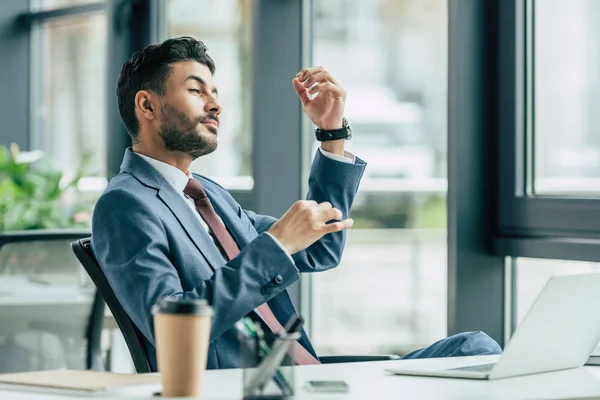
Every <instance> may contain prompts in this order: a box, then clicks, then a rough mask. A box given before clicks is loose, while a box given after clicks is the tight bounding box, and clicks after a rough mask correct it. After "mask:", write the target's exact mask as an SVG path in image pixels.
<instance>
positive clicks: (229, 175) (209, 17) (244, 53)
mask: <svg viewBox="0 0 600 400" xmlns="http://www.w3.org/2000/svg"><path fill="white" fill-rule="evenodd" d="M166 12H167V35H168V36H169V37H176V36H184V35H185V36H192V37H194V38H196V39H198V40H201V41H203V42H204V44H206V46H207V47H208V54H209V55H210V56H211V57H212V59H213V60H214V61H215V64H216V73H215V78H214V79H215V84H216V85H217V87H218V88H219V100H220V102H221V105H222V106H223V111H222V115H221V126H220V129H219V147H218V150H217V151H216V152H215V153H213V154H211V155H208V156H205V157H201V158H199V159H197V160H195V161H194V163H193V164H192V171H193V172H198V173H201V174H203V175H208V176H211V177H213V178H216V179H218V181H219V183H221V184H223V185H224V186H225V187H227V188H228V189H251V188H252V178H251V176H252V163H251V156H252V147H251V144H252V143H251V139H252V136H251V134H252V121H251V116H252V108H251V104H252V102H251V94H252V92H251V77H252V75H251V73H252V69H251V61H252V60H251V56H252V48H251V38H252V31H251V23H252V2H251V1H249V0H220V1H213V0H168V1H167V7H166Z"/></svg>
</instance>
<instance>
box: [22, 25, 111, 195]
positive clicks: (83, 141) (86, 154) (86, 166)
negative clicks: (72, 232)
mask: <svg viewBox="0 0 600 400" xmlns="http://www.w3.org/2000/svg"><path fill="white" fill-rule="evenodd" d="M106 30H107V22H106V15H105V14H104V13H99V14H93V15H86V16H84V17H73V18H68V19H59V20H52V21H51V22H47V23H44V24H43V25H41V26H40V27H39V28H35V29H34V32H33V35H34V38H37V39H39V40H35V41H34V47H33V48H34V57H33V58H34V61H33V63H32V69H33V91H32V101H33V120H32V121H33V124H32V125H33V127H32V136H33V137H32V141H31V143H32V148H34V149H39V150H42V151H43V152H44V153H45V155H46V156H48V157H49V158H50V159H51V160H52V161H53V162H54V163H55V164H57V165H59V166H60V167H61V168H62V170H63V172H64V177H65V180H70V179H72V178H73V177H74V176H75V175H76V174H77V173H78V172H79V171H80V170H82V168H83V171H84V173H85V177H86V179H84V180H83V181H82V182H81V183H82V187H84V189H86V190H87V189H89V190H92V191H94V192H100V191H102V189H103V188H104V186H105V184H106V180H105V179H104V176H105V174H106V134H107V132H106V130H107V124H106V113H107V112H106V86H107V85H106V63H107V44H106V38H107V31H106ZM86 159H88V160H87V162H86V161H84V160H86Z"/></svg>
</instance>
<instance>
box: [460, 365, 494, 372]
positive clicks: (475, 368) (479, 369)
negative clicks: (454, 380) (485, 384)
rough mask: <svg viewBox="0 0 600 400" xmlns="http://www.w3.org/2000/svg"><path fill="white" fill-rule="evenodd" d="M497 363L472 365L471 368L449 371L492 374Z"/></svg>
mask: <svg viewBox="0 0 600 400" xmlns="http://www.w3.org/2000/svg"><path fill="white" fill-rule="evenodd" d="M494 365H496V363H491V364H480V365H471V366H469V367H460V368H450V369H449V371H473V372H490V371H491V370H492V368H494Z"/></svg>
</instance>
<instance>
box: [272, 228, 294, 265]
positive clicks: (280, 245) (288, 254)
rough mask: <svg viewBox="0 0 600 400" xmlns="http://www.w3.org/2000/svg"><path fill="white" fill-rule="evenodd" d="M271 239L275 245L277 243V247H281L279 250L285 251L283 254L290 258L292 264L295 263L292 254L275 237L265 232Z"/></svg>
mask: <svg viewBox="0 0 600 400" xmlns="http://www.w3.org/2000/svg"><path fill="white" fill-rule="evenodd" d="M265 233H266V234H267V235H268V236H269V237H270V238H271V239H273V241H274V242H275V243H277V246H279V248H280V249H281V250H283V252H284V253H285V254H286V255H287V256H288V258H289V259H290V261H291V262H292V263H294V259H293V258H292V255H291V254H290V252H289V251H288V250H287V249H286V248H285V247H284V246H283V245H282V244H281V242H280V241H279V240H277V239H275V236H273V235H271V234H270V233H269V232H265ZM294 265H296V263H294Z"/></svg>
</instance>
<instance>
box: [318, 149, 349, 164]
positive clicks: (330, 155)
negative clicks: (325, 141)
mask: <svg viewBox="0 0 600 400" xmlns="http://www.w3.org/2000/svg"><path fill="white" fill-rule="evenodd" d="M319 150H320V151H321V154H323V155H324V156H325V157H327V158H330V159H332V160H335V161H339V162H343V163H346V164H354V161H355V158H354V154H352V153H350V152H347V151H346V152H344V153H345V154H344V155H343V156H339V155H337V154H333V153H330V152H328V151H326V150H323V149H322V148H320V147H319Z"/></svg>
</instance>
